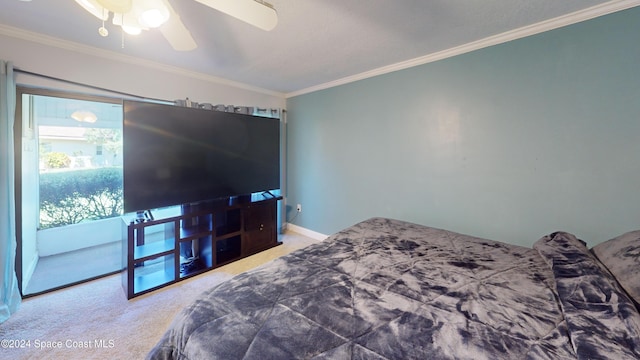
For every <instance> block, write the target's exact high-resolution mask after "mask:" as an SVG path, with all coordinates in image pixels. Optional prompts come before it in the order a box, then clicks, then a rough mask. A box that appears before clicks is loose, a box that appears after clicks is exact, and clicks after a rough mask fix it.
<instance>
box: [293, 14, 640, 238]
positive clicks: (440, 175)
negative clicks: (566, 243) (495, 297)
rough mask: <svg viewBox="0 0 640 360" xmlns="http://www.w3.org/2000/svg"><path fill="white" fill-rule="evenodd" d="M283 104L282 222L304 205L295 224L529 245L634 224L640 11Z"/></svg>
mask: <svg viewBox="0 0 640 360" xmlns="http://www.w3.org/2000/svg"><path fill="white" fill-rule="evenodd" d="M287 110H288V129H287V146H288V149H287V157H288V161H287V184H288V196H287V203H288V205H289V207H290V209H289V213H288V218H292V217H293V216H294V212H295V204H297V203H300V204H302V210H303V212H302V213H301V214H300V215H299V216H298V217H297V218H296V219H295V220H294V222H293V223H294V224H296V225H299V226H301V227H304V228H307V229H310V230H313V231H317V232H320V233H324V234H331V233H333V232H336V231H338V230H340V229H341V228H344V227H347V226H349V225H352V224H354V223H356V222H358V221H360V220H364V219H366V218H369V217H372V216H385V217H391V218H398V219H404V220H408V221H412V222H416V223H420V224H425V225H429V226H433V227H439V228H446V229H449V230H454V231H458V232H463V233H467V234H471V235H475V236H481V237H488V238H492V239H496V240H500V241H505V242H510V243H514V244H521V245H525V246H530V245H531V244H532V243H533V242H534V241H536V240H537V239H539V238H540V237H541V236H543V235H546V234H548V233H550V232H553V231H556V230H564V231H569V232H572V233H574V234H576V235H577V236H579V237H580V238H582V239H583V240H585V241H587V242H588V243H589V244H590V245H594V244H596V243H599V242H601V241H604V240H606V239H608V238H611V237H613V236H616V235H619V234H620V233H623V232H626V231H629V230H634V229H640V196H639V194H640V8H634V9H631V10H626V11H623V12H620V13H615V14H611V15H607V16H603V17H600V18H597V19H594V20H590V21H587V22H582V23H579V24H575V25H571V26H568V27H565V28H562V29H557V30H554V31H550V32H546V33H543V34H539V35H535V36H531V37H528V38H524V39H520V40H516V41H511V42H508V43H505V44H501V45H497V46H493V47H489V48H486V49H482V50H478V51H474V52H471V53H468V54H464V55H460V56H456V57H453V58H449V59H445V60H441V61H437V62H433V63H429V64H425V65H421V66H417V67H413V68H410V69H406V70H402V71H397V72H393V73H389V74H385V75H381V76H377V77H374V78H370V79H366V80H361V81H358V82H354V83H350V84H346V85H342V86H338V87H334V88H330V89H327V90H321V91H317V92H314V93H309V94H305V95H300V96H296V97H292V98H290V99H288V101H287ZM291 207H292V208H293V209H294V210H293V211H291Z"/></svg>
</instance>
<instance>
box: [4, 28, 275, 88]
mask: <svg viewBox="0 0 640 360" xmlns="http://www.w3.org/2000/svg"><path fill="white" fill-rule="evenodd" d="M0 35H5V36H8V37H12V38H16V39H20V40H25V41H30V42H34V43H37V44H41V45H46V46H52V47H55V48H59V49H63V50H68V51H73V52H77V53H81V54H84V55H89V56H95V57H99V58H102V59H106V60H110V61H117V62H121V63H125V64H132V65H138V66H143V67H147V68H151V69H155V70H159V71H164V72H168V73H173V74H176V75H180V76H185V77H189V78H193V79H197V80H204V81H207V82H210V83H214V84H219V85H226V86H231V87H235V88H239V89H243V90H249V91H254V92H257V93H262V94H265V95H271V96H277V97H284V93H282V92H278V91H273V90H268V89H264V88H260V87H256V86H252V85H249V84H245V83H241V82H237V81H232V80H228V79H224V78H220V77H216V76H212V75H208V74H204V73H199V72H196V71H191V70H186V69H183V68H180V67H177V66H172V65H167V64H163V63H160V62H156V61H151V60H145V59H141V58H137V57H134V56H129V55H124V54H120V53H117V52H114V51H109V50H104V49H100V48H97V47H93V46H88V45H83V44H79V43H76V42H72V41H68V40H63V39H60V38H56V37H53V36H49V35H44V34H40V33H36V32H31V31H26V30H23V29H19V28H16V27H12V26H8V25H3V24H0Z"/></svg>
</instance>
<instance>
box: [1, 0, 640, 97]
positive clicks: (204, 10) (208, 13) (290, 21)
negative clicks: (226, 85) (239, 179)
mask: <svg viewBox="0 0 640 360" xmlns="http://www.w3.org/2000/svg"><path fill="white" fill-rule="evenodd" d="M231 1H232V0H231ZM268 1H269V2H270V3H271V4H273V5H274V7H275V8H276V10H277V12H278V19H279V20H278V25H277V26H276V28H275V29H274V30H272V31H270V32H265V31H262V30H260V29H258V28H255V27H253V26H251V25H248V24H246V23H244V22H241V21H239V20H236V19H234V18H231V17H229V16H228V15H225V14H222V13H220V12H218V11H216V10H213V9H211V8H208V7H206V6H204V5H202V4H200V3H198V2H196V1H193V0H170V3H171V5H172V6H173V8H174V9H175V10H176V11H177V12H178V13H179V14H180V17H181V19H182V21H183V22H184V23H185V25H186V26H187V28H188V29H189V30H190V31H191V34H192V36H193V38H194V39H195V40H196V42H197V43H198V45H199V46H198V48H197V49H196V50H193V51H189V52H177V51H174V50H173V49H172V48H171V46H170V45H169V44H168V43H167V41H166V40H165V39H164V38H163V37H162V35H161V34H160V32H159V31H158V30H150V31H145V32H143V33H142V34H141V35H138V36H137V37H134V36H130V35H126V36H125V37H124V48H123V47H122V36H121V31H119V30H118V28H116V27H115V26H114V25H112V24H106V27H107V28H108V29H109V31H110V35H109V36H108V37H106V38H103V37H100V36H99V35H98V31H97V29H98V27H100V26H101V22H100V21H99V20H98V19H96V18H95V17H93V16H92V15H91V14H89V13H88V12H86V11H85V10H84V9H82V8H81V7H80V6H79V5H77V4H76V2H75V1H73V0H33V1H23V0H0V3H1V4H2V5H1V7H0V34H2V33H5V34H12V36H16V35H15V34H20V33H21V32H22V30H25V31H26V32H25V34H29V35H30V37H29V38H30V39H33V38H34V37H33V34H30V33H31V32H34V33H37V34H42V35H43V37H42V39H44V41H48V43H53V44H55V43H60V42H59V41H57V39H62V40H64V42H63V43H64V44H73V45H74V46H76V47H81V48H85V47H86V48H89V47H92V48H100V49H103V50H106V51H109V52H113V53H116V54H121V55H125V56H132V57H136V58H140V59H145V61H153V62H155V63H161V64H165V65H170V66H173V67H176V68H180V69H185V70H189V71H195V72H197V73H202V74H206V75H207V76H211V77H216V78H222V79H227V80H232V81H235V82H239V83H243V84H247V85H250V86H252V87H257V88H260V89H265V90H269V91H275V92H278V93H282V94H286V95H291V94H295V93H302V92H305V91H309V90H310V89H314V88H322V87H323V86H324V87H327V86H329V84H336V83H340V82H347V81H348V80H349V79H357V78H361V77H366V76H367V74H372V73H376V72H381V71H383V70H384V69H395V68H394V66H396V67H397V68H399V67H402V66H408V65H411V64H414V63H419V62H421V61H422V62H426V61H424V60H425V59H428V58H429V56H430V55H432V56H433V55H434V54H436V55H437V54H443V53H446V51H447V50H448V49H466V48H465V44H472V46H473V47H476V48H477V47H481V46H485V45H491V44H494V43H499V42H501V41H505V40H508V39H510V38H514V37H520V36H523V34H525V35H528V34H530V33H535V32H538V31H540V30H539V29H550V28H553V27H557V26H561V25H565V24H568V23H571V22H575V21H576V19H577V21H580V20H585V19H587V18H590V17H593V16H598V15H600V14H606V13H609V12H612V11H617V10H620V9H624V8H629V7H632V6H637V5H638V4H639V3H640V1H636V0H634V1H603V0H562V1H559V0H482V1H481V0H397V1H391V0H268ZM550 19H555V20H553V21H549V20H550ZM536 24H537V25H536ZM533 25H536V26H533ZM17 29H21V30H18V31H16V30H17ZM516 29H519V30H517V31H515V32H514V30H516ZM9 30H11V31H9ZM500 34H502V35H504V36H500ZM38 36H39V35H36V38H37V37H38ZM50 37H53V38H55V39H51V38H50ZM483 39H484V40H483ZM52 40H56V41H52ZM467 48H469V49H471V47H469V46H467ZM458 51H459V52H463V51H466V50H458ZM98 53H100V52H98ZM110 55H113V54H110ZM394 64H395V65H394ZM398 64H400V65H398Z"/></svg>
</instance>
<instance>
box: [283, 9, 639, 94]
mask: <svg viewBox="0 0 640 360" xmlns="http://www.w3.org/2000/svg"><path fill="white" fill-rule="evenodd" d="M638 5H640V0H612V1H609V2H606V3H602V4H599V5H595V6H592V7H589V8H586V9H583V10H580V11H576V12H573V13H570V14H567V15H563V16H559V17H556V18H553V19H549V20H545V21H542V22H539V23H535V24H532V25H528V26H524V27H521V28H518V29H514V30H510V31H507V32H504V33H501V34H497V35H493V36H490V37H487V38H484V39H480V40H477V41H473V42H470V43H467V44H464V45H460V46H456V47H453V48H450V49H446V50H443V51H438V52H435V53H432V54H428V55H425V56H421V57H417V58H414V59H411V60H407V61H402V62H399V63H396V64H392V65H388V66H383V67H380V68H377V69H373V70H370V71H365V72H362V73H360V74H356V75H353V76H347V77H344V78H341V79H338V80H335V81H330V82H327V83H324V84H319V85H315V86H311V87H308V88H305V89H301V90H297V91H293V92H289V93H286V94H285V98H291V97H294V96H299V95H304V94H308V93H312V92H315V91H319V90H325V89H329V88H332V87H336V86H339V85H344V84H348V83H352V82H355V81H359V80H364V79H368V78H371V77H374V76H379V75H383V74H388V73H391V72H394V71H398V70H404V69H408V68H411V67H414V66H418V65H424V64H427V63H431V62H435V61H438V60H443V59H446V58H450V57H454V56H457V55H462V54H465V53H468V52H471V51H475V50H480V49H483V48H486V47H489V46H493V45H498V44H502V43H506V42H509V41H512V40H517V39H521V38H524V37H527V36H531V35H536V34H540V33H543V32H546V31H550V30H554V29H558V28H561V27H565V26H569V25H573V24H576V23H579V22H583V21H587V20H591V19H594V18H597V17H600V16H604V15H608V14H611V13H614V12H618V11H622V10H627V9H630V8H632V7H636V6H638Z"/></svg>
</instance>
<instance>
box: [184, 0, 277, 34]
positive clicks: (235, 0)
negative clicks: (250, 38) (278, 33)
mask: <svg viewBox="0 0 640 360" xmlns="http://www.w3.org/2000/svg"><path fill="white" fill-rule="evenodd" d="M195 1H197V2H199V3H201V4H203V5H206V6H208V7H210V8H213V9H216V10H218V11H221V12H223V13H225V14H227V15H230V16H233V17H234V18H236V19H238V20H242V21H244V22H246V23H248V24H251V25H253V26H255V27H258V28H260V29H262V30H266V31H269V30H272V29H273V28H275V27H276V25H277V24H278V13H277V12H276V9H274V8H273V6H272V5H271V4H268V3H266V2H264V1H262V0H195Z"/></svg>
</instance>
